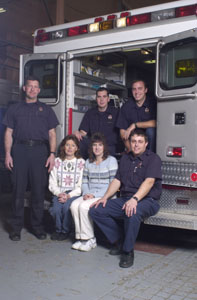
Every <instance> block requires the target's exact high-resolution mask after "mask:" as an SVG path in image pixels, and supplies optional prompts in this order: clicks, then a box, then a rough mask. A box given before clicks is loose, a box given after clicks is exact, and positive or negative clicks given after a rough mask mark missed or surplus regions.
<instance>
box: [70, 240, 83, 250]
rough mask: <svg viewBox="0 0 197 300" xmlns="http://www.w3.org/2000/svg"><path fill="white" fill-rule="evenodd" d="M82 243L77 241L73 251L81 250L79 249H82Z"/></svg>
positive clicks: (73, 245)
mask: <svg viewBox="0 0 197 300" xmlns="http://www.w3.org/2000/svg"><path fill="white" fill-rule="evenodd" d="M81 245H82V243H81V241H76V242H75V243H74V244H72V247H71V248H72V249H75V250H79V248H80V247H81Z"/></svg>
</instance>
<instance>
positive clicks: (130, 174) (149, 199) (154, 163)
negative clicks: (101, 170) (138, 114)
mask: <svg viewBox="0 0 197 300" xmlns="http://www.w3.org/2000/svg"><path fill="white" fill-rule="evenodd" d="M129 141H130V144H131V152H130V153H127V154H124V155H123V156H122V158H121V160H120V165H119V168H118V171H117V174H116V176H115V178H114V179H113V181H112V182H111V184H110V185H109V187H108V190H107V192H106V193H105V195H104V196H103V198H101V199H99V200H98V201H97V202H96V203H94V204H93V205H92V207H91V209H90V211H89V214H90V216H91V217H92V219H93V221H94V222H95V223H96V224H97V225H98V227H100V229H101V230H102V231H103V233H104V234H105V235H106V237H107V239H108V240H109V241H110V242H111V243H112V244H113V247H112V249H111V250H110V254H111V255H118V254H121V257H120V263H119V266H120V267H122V268H128V267H130V266H132V265H133V261H134V252H133V249H134V245H135V241H136V238H137V235H138V232H139V229H140V224H141V222H142V221H143V220H144V219H145V218H147V217H149V216H152V215H154V214H156V213H157V212H158V210H159V203H158V200H159V198H160V195H161V160H160V158H159V156H158V155H157V154H155V153H153V152H152V151H150V150H147V149H146V147H147V144H148V138H147V135H146V133H145V132H144V131H143V130H142V129H135V130H133V131H132V132H131V134H130V137H129ZM119 188H120V192H121V197H120V198H117V199H109V198H110V197H112V196H113V195H114V194H115V193H116V192H117V191H118V190H119ZM108 199H109V200H108ZM94 206H95V207H94ZM120 219H122V220H123V221H124V235H123V236H124V239H123V240H122V231H121V228H120V227H119V224H118V223H117V220H120ZM121 244H122V245H121Z"/></svg>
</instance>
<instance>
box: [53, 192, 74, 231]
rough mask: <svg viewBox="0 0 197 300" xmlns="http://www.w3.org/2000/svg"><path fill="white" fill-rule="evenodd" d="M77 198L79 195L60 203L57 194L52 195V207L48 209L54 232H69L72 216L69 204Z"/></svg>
mask: <svg viewBox="0 0 197 300" xmlns="http://www.w3.org/2000/svg"><path fill="white" fill-rule="evenodd" d="M77 198H79V196H77V197H72V198H70V199H68V200H67V201H66V202H65V203H60V202H59V201H58V197H57V196H54V197H53V199H52V207H51V208H50V209H49V211H50V214H51V215H52V217H53V219H54V222H55V230H56V232H62V233H69V232H70V231H71V226H72V216H71V212H70V205H71V203H72V202H73V201H74V200H75V199H77Z"/></svg>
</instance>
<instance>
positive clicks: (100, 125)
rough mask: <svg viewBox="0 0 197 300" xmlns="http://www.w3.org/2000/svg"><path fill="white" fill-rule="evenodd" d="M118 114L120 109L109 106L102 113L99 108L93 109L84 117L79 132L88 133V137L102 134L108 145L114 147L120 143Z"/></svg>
mask: <svg viewBox="0 0 197 300" xmlns="http://www.w3.org/2000/svg"><path fill="white" fill-rule="evenodd" d="M118 114H119V109H117V108H115V107H113V106H109V105H108V107H107V109H106V111H104V112H100V111H99V110H98V107H94V108H91V109H90V110H88V111H87V112H86V114H85V115H84V117H83V120H82V122H81V124H80V126H79V130H84V131H85V132H87V135H88V137H91V136H92V134H94V133H95V132H101V133H103V134H104V136H105V137H106V140H107V143H108V145H109V146H114V145H116V144H117V141H118V133H119V130H118V128H116V121H117V117H118Z"/></svg>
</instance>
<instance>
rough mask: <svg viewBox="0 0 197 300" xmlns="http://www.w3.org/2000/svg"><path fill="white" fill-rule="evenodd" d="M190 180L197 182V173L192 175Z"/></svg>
mask: <svg viewBox="0 0 197 300" xmlns="http://www.w3.org/2000/svg"><path fill="white" fill-rule="evenodd" d="M190 178H191V180H192V181H194V182H195V181H197V173H192V174H191V176H190Z"/></svg>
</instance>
